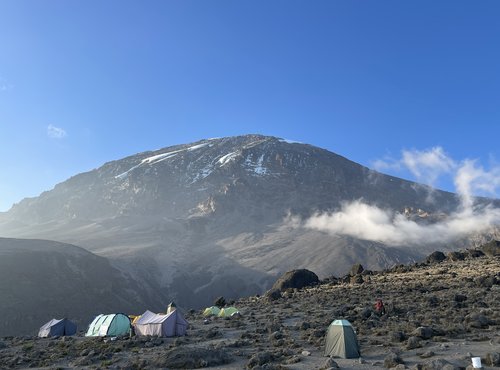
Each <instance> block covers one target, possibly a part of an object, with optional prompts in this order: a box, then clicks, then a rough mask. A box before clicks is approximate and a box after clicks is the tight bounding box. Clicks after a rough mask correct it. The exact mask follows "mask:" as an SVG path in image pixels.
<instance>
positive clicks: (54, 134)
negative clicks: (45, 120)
mask: <svg viewBox="0 0 500 370" xmlns="http://www.w3.org/2000/svg"><path fill="white" fill-rule="evenodd" d="M67 135H68V134H67V133H66V131H65V130H64V129H62V128H60V127H56V126H54V125H48V126H47V136H48V137H50V138H51V139H63V138H65V137H66V136H67Z"/></svg>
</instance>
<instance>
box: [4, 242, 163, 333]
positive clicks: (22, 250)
mask: <svg viewBox="0 0 500 370" xmlns="http://www.w3.org/2000/svg"><path fill="white" fill-rule="evenodd" d="M0 297H1V304H0V336H6V335H20V334H33V333H34V331H35V330H36V329H37V328H38V327H40V326H41V324H43V323H44V322H47V321H49V320H50V319H51V318H54V317H58V318H62V317H68V316H70V317H72V319H73V320H75V322H76V323H77V324H79V325H80V326H82V325H87V324H88V321H89V320H90V319H91V318H92V317H93V316H95V315H97V314H98V313H101V312H107V311H110V312H114V311H117V310H118V311H121V310H127V311H128V310H136V309H138V308H140V307H144V305H143V303H142V302H146V301H154V299H152V298H151V297H148V296H146V295H145V294H144V292H142V291H141V290H140V289H138V288H137V285H135V283H134V282H133V281H132V280H130V279H127V278H126V276H125V275H123V274H122V273H121V272H120V271H118V270H117V269H115V268H113V267H112V266H111V265H110V264H109V262H108V261H107V260H106V259H105V258H103V257H99V256H96V255H94V254H92V253H90V252H88V251H86V250H85V249H83V248H79V247H76V246H73V245H69V244H63V243H58V242H52V241H46V240H22V239H6V238H0Z"/></svg>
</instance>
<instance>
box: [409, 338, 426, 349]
mask: <svg viewBox="0 0 500 370" xmlns="http://www.w3.org/2000/svg"><path fill="white" fill-rule="evenodd" d="M421 346H422V345H421V344H420V338H418V337H409V338H408V341H407V342H406V349H408V350H411V349H415V348H419V347H421Z"/></svg>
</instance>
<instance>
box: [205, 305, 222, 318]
mask: <svg viewBox="0 0 500 370" xmlns="http://www.w3.org/2000/svg"><path fill="white" fill-rule="evenodd" d="M219 313H220V308H219V307H217V306H211V307H207V308H205V310H204V311H203V316H217V315H218V314H219Z"/></svg>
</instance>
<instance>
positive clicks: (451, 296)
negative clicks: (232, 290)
mask: <svg viewBox="0 0 500 370" xmlns="http://www.w3.org/2000/svg"><path fill="white" fill-rule="evenodd" d="M434 257H435V255H434ZM434 257H431V256H430V257H429V258H428V259H427V261H424V262H422V263H416V264H414V265H409V266H403V265H399V266H395V267H394V268H391V269H389V270H385V271H382V272H372V271H362V269H360V268H359V266H357V268H356V269H355V270H356V273H352V274H348V275H346V276H344V277H340V278H338V277H331V278H330V279H326V280H324V281H321V282H320V283H319V284H316V285H313V286H309V287H304V288H302V289H296V288H286V289H284V290H283V291H281V292H280V293H279V296H276V295H273V296H270V295H264V296H253V297H248V298H244V299H240V300H238V301H236V302H234V306H235V307H237V309H238V310H239V311H240V315H234V316H230V317H226V318H223V317H219V316H218V315H217V314H212V315H208V316H207V315H204V311H205V310H197V311H194V310H187V311H186V312H185V319H186V321H187V322H189V326H188V328H187V331H186V333H185V334H186V335H185V336H176V337H164V336H158V335H145V336H140V335H135V336H132V337H129V336H128V335H123V336H97V337H85V336H83V335H81V334H79V335H76V336H55V337H51V338H37V337H8V338H2V339H1V340H0V368H2V369H11V368H17V369H21V368H28V367H29V368H54V367H57V368H77V369H89V368H93V369H98V368H109V369H156V368H172V369H173V368H179V369H193V368H204V367H209V368H213V369H220V370H222V369H245V368H246V369H295V370H306V369H330V368H336V366H338V367H339V368H341V369H388V368H397V369H405V368H406V369H472V360H471V359H472V358H473V357H474V358H480V359H481V360H482V365H483V368H484V369H488V370H489V369H495V368H498V367H499V366H500V299H499V297H500V274H499V271H500V269H499V266H500V258H499V256H498V255H496V256H495V255H493V256H491V255H485V254H484V253H482V252H481V251H469V252H464V253H456V252H454V253H450V254H449V255H447V256H446V258H445V259H444V260H440V259H439V258H434ZM377 298H381V299H383V301H384V303H385V308H386V313H384V314H383V315H381V316H379V315H378V314H377V312H376V310H375V308H374V303H375V300H376V299H377ZM208 308H210V307H208ZM209 311H213V312H215V311H216V310H215V309H213V308H212V309H211V310H209ZM174 312H175V311H174ZM148 316H150V317H149V318H148ZM146 318H147V319H148V320H147V321H149V320H151V319H152V320H151V321H153V322H154V321H158V320H155V318H156V314H152V315H149V314H147V315H146ZM334 320H346V321H348V322H349V323H350V324H351V325H352V328H353V329H354V331H355V333H356V336H357V340H358V341H359V349H360V352H361V357H360V358H341V357H332V358H329V357H326V356H325V350H326V346H325V345H326V339H327V337H328V332H329V327H330V326H331V324H333V323H335V321H334ZM160 321H161V320H160ZM340 324H342V325H345V324H346V322H344V321H340Z"/></svg>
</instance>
